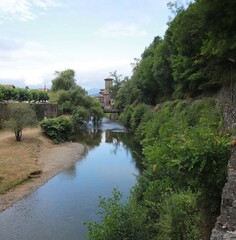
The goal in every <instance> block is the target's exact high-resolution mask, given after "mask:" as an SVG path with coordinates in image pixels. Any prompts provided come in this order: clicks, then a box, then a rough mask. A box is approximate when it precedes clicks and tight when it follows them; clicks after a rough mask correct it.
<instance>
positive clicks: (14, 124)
mask: <svg viewBox="0 0 236 240" xmlns="http://www.w3.org/2000/svg"><path fill="white" fill-rule="evenodd" d="M8 109H9V110H8V111H9V120H8V122H7V125H6V126H7V127H8V128H9V129H10V130H11V131H13V132H14V133H15V137H16V140H17V141H21V137H22V131H23V129H24V128H26V127H33V126H35V125H36V124H37V119H36V114H35V111H34V110H33V109H32V108H31V106H30V105H29V104H26V103H15V104H14V103H12V104H9V105H8Z"/></svg>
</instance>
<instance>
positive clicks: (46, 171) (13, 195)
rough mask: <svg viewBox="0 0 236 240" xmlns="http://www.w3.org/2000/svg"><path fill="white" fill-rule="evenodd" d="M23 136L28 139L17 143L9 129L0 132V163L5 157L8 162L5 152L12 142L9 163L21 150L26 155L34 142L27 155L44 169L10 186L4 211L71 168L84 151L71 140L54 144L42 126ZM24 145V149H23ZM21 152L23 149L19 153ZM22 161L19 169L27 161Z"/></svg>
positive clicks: (0, 197) (0, 205) (1, 203)
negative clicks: (32, 176)
mask: <svg viewBox="0 0 236 240" xmlns="http://www.w3.org/2000/svg"><path fill="white" fill-rule="evenodd" d="M23 139H24V140H22V143H15V140H14V134H13V133H11V132H6V131H4V132H2V131H1V132H0V164H1V160H2V161H4V160H5V159H6V157H5V158H3V156H4V151H7V150H8V147H9V146H11V148H12V145H14V146H13V148H14V151H11V150H8V151H7V158H9V160H8V162H10V160H12V159H11V158H14V159H15V158H17V157H15V156H14V153H15V154H16V153H17V154H18V155H20V154H21V153H22V155H24V154H25V151H26V150H27V149H26V148H27V146H29V145H30V144H31V145H32V146H31V145H30V151H31V152H29V153H30V155H29V154H28V155H27V154H26V156H29V158H31V159H29V161H31V162H30V164H31V165H32V164H33V167H34V168H35V169H37V170H40V171H42V173H41V174H40V175H39V176H38V177H37V178H32V179H30V180H28V181H26V182H24V183H22V184H20V185H18V186H16V187H14V188H13V189H10V190H9V191H8V192H7V193H5V194H0V211H3V210H4V209H6V208H8V207H9V206H11V205H12V204H13V203H15V202H17V201H18V200H20V199H22V198H23V197H24V196H26V195H28V194H29V193H31V192H32V191H33V190H35V189H36V188H38V187H39V186H41V185H43V184H44V183H46V182H47V181H48V180H49V179H50V178H52V177H53V176H55V175H56V174H58V173H59V172H61V171H63V170H65V169H67V168H69V167H71V166H72V165H73V164H74V163H75V162H76V161H77V160H78V159H80V158H81V156H82V154H83V151H84V146H83V145H81V144H79V143H72V142H71V143H63V144H59V145H54V144H52V143H51V141H50V140H49V139H47V138H46V137H44V136H43V135H42V133H41V132H40V130H39V129H33V130H27V131H24V132H23ZM23 144H24V145H23ZM22 145H23V150H22V149H20V147H22ZM11 148H9V149H11ZM32 149H33V151H32ZM17 151H19V153H18V152H17ZM11 156H12V157H11ZM31 156H33V157H31ZM1 157H2V159H1ZM19 157H20V156H19ZM16 160H18V159H16ZM22 161H23V160H21V161H16V163H15V164H19V166H18V168H17V169H18V170H19V169H20V166H21V165H22V164H23V162H22ZM18 162H20V163H18ZM31 165H30V166H31ZM27 166H28V165H27ZM34 168H33V169H34ZM23 170H25V169H23ZM23 170H22V171H23ZM19 171H21V170H19ZM24 174H26V173H24ZM27 174H30V172H27ZM0 184H1V182H0Z"/></svg>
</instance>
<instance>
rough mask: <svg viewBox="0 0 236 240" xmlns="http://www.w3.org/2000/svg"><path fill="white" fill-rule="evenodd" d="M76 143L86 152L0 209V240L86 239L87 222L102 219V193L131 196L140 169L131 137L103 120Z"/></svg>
mask: <svg viewBox="0 0 236 240" xmlns="http://www.w3.org/2000/svg"><path fill="white" fill-rule="evenodd" d="M77 141H79V142H83V143H86V144H87V145H88V151H87V153H86V154H85V156H84V157H83V158H82V159H81V160H79V161H78V162H77V163H76V165H74V166H73V167H72V168H71V169H69V170H67V171H65V172H63V173H61V174H59V175H57V176H56V177H54V178H52V179H51V180H50V181H49V182H48V183H46V184H45V185H43V186H42V187H40V188H39V189H37V190H36V191H34V192H33V193H32V194H30V195H28V196H27V197H25V198H24V199H22V200H21V201H19V202H17V203H16V204H14V205H13V206H12V207H10V208H9V209H7V210H5V211H4V212H2V213H0V240H15V239H16V240H54V239H55V240H60V239H62V240H74V239H76V240H80V239H84V236H85V235H86V233H87V229H86V226H85V225H84V222H86V221H91V220H99V218H98V216H97V215H96V212H97V211H98V210H99V209H98V207H97V205H98V202H99V198H98V196H99V195H102V196H104V197H108V196H111V192H112V190H113V189H114V188H115V187H118V188H119V190H120V191H121V192H123V195H124V197H125V199H126V198H127V196H128V195H129V190H130V189H131V188H132V186H133V185H134V184H135V182H136V179H135V175H138V173H139V170H138V164H137V163H136V161H135V159H134V157H133V154H132V152H131V149H130V147H131V146H132V136H131V135H129V134H128V133H126V132H125V130H124V128H123V127H122V126H121V125H119V124H117V123H115V122H112V121H109V120H108V119H104V121H103V124H102V126H101V128H100V129H92V128H91V129H90V130H89V132H88V133H83V134H80V136H79V137H77ZM55 161H56V159H55Z"/></svg>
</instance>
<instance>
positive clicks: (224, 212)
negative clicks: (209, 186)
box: [211, 87, 236, 240]
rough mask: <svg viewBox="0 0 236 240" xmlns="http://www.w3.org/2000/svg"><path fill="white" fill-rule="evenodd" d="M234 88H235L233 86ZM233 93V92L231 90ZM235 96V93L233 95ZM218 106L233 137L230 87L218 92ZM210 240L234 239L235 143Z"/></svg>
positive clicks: (235, 112) (235, 118) (235, 111)
mask: <svg viewBox="0 0 236 240" xmlns="http://www.w3.org/2000/svg"><path fill="white" fill-rule="evenodd" d="M234 89H236V88H234ZM233 94H235V92H233ZM234 96H235V95H234ZM218 106H219V107H220V108H221V109H222V113H223V118H224V128H225V130H228V131H230V132H232V139H233V138H235V137H236V136H235V129H236V103H235V98H232V89H230V88H227V87H225V88H223V89H222V90H221V91H220V92H219V94H218ZM211 240H236V145H235V144H232V149H231V158H230V160H229V164H228V179H227V183H226V184H225V186H224V189H223V192H222V200H221V213H220V216H219V217H218V218H217V222H216V224H215V228H214V229H213V230H212V235H211Z"/></svg>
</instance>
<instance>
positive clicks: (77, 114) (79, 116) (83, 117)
mask: <svg viewBox="0 0 236 240" xmlns="http://www.w3.org/2000/svg"><path fill="white" fill-rule="evenodd" d="M88 120H89V111H88V109H86V108H84V107H80V106H79V107H77V108H76V109H75V110H74V112H73V115H72V126H73V131H74V132H76V131H78V130H79V129H80V128H81V126H84V125H85V124H86V123H87V122H88Z"/></svg>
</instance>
